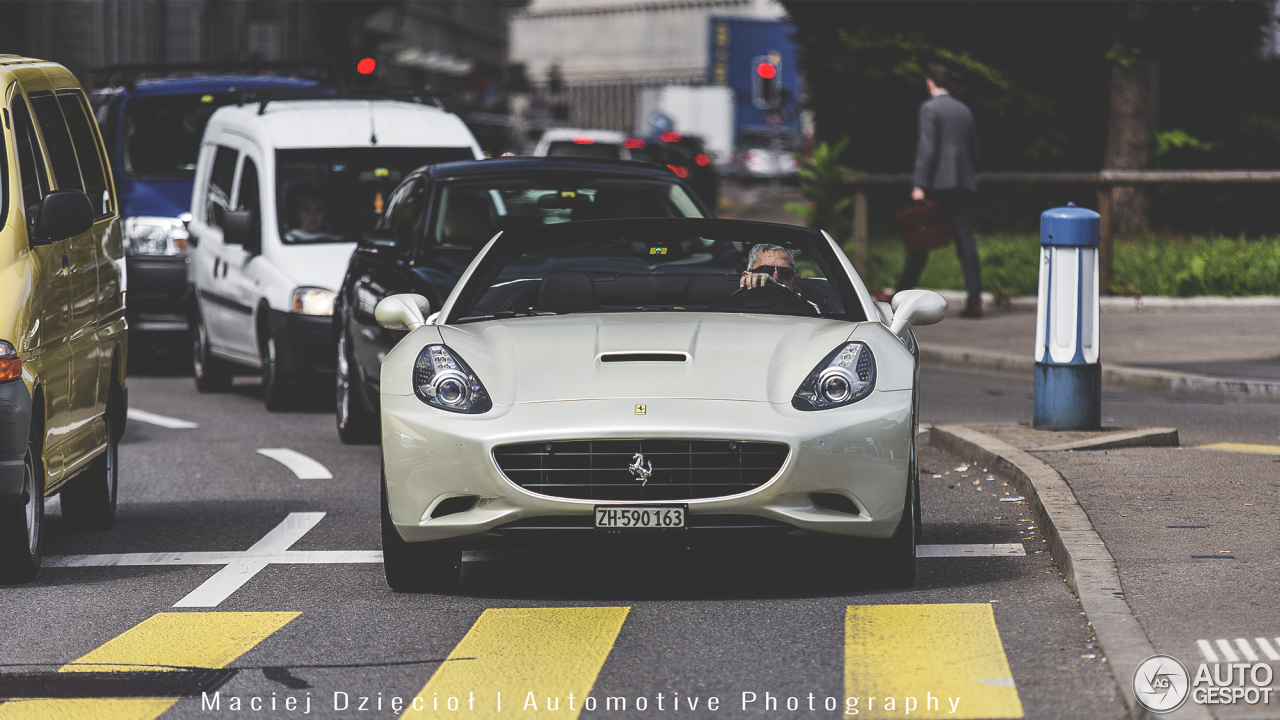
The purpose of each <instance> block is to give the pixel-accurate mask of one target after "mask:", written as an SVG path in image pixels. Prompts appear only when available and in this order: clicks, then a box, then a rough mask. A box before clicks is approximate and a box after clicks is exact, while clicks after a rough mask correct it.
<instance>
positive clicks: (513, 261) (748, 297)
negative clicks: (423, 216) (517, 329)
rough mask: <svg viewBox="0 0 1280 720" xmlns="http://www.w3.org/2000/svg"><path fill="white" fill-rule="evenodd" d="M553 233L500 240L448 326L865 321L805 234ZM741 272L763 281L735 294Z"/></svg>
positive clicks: (652, 227)
mask: <svg viewBox="0 0 1280 720" xmlns="http://www.w3.org/2000/svg"><path fill="white" fill-rule="evenodd" d="M560 227H563V231H560V230H559V228H544V229H542V230H541V231H531V232H529V231H526V232H516V233H513V234H511V235H510V236H504V238H503V239H507V242H506V243H505V244H502V243H501V240H500V242H499V245H497V246H495V247H494V248H493V250H491V251H490V252H489V254H488V255H487V256H486V257H485V258H484V259H483V260H482V264H481V266H480V267H478V268H477V269H476V272H475V274H474V275H473V279H472V280H471V281H470V282H469V283H468V284H467V287H466V288H464V289H463V292H461V293H460V294H459V296H458V300H457V305H456V306H455V308H454V309H453V312H452V313H451V315H450V322H470V321H476V320H487V319H493V318H510V317H519V316H525V315H529V316H533V315H561V314H568V313H605V312H728V313H752V314H769V315H796V316H804V317H834V318H840V319H845V320H863V319H865V318H864V317H863V314H862V309H861V305H860V303H859V302H858V301H857V299H856V296H855V295H854V291H853V286H852V284H851V283H850V281H849V278H848V277H847V276H846V275H845V274H844V273H843V271H842V269H841V268H840V267H839V266H838V265H837V262H838V261H837V260H836V259H835V256H834V253H833V251H832V250H831V247H830V245H829V244H828V243H827V242H826V241H825V238H823V237H822V236H821V235H817V234H815V233H812V232H795V231H787V230H786V229H776V228H774V227H772V226H766V225H756V224H748V223H725V222H721V221H714V220H712V221H697V222H694V223H689V222H684V221H661V220H657V221H634V222H632V223H607V224H604V223H602V224H599V225H596V224H594V223H593V224H592V225H566V226H560ZM749 268H750V269H752V270H754V271H756V274H759V275H767V276H768V278H767V280H766V279H765V278H763V277H761V278H756V283H754V284H756V285H760V287H749V288H743V284H744V277H747V276H745V275H744V271H746V270H748V269H749ZM833 269H834V271H833ZM748 279H749V278H748ZM747 284H752V283H750V282H748V283H747Z"/></svg>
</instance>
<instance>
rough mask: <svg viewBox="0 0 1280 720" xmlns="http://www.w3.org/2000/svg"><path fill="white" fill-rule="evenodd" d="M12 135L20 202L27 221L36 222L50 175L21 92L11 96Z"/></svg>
mask: <svg viewBox="0 0 1280 720" xmlns="http://www.w3.org/2000/svg"><path fill="white" fill-rule="evenodd" d="M13 138H14V144H15V145H16V147H15V148H14V149H15V150H17V151H18V173H19V175H21V177H19V178H18V182H19V184H20V185H21V186H22V204H23V207H24V208H25V209H26V213H27V223H28V224H30V223H34V222H35V221H36V213H38V212H39V211H40V201H41V200H43V199H44V196H45V194H46V193H48V192H49V178H48V177H47V176H46V174H45V169H44V156H43V155H41V154H40V142H39V141H38V140H37V139H36V129H35V127H34V126H33V125H32V124H31V113H30V111H28V110H27V103H26V102H24V101H23V100H22V96H21V95H16V96H15V97H14V99H13Z"/></svg>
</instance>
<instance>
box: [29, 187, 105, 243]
mask: <svg viewBox="0 0 1280 720" xmlns="http://www.w3.org/2000/svg"><path fill="white" fill-rule="evenodd" d="M92 227H93V203H92V202H90V201H89V196H88V195H85V194H84V193H83V192H81V191H79V190H54V191H53V192H51V193H49V194H48V195H45V196H44V200H41V201H40V210H39V212H38V213H36V225H35V237H33V238H32V239H31V244H32V245H48V244H50V243H55V242H58V241H59V240H66V239H67V238H69V237H75V236H76V235H79V234H80V233H85V232H89V230H90V229H91V228H92Z"/></svg>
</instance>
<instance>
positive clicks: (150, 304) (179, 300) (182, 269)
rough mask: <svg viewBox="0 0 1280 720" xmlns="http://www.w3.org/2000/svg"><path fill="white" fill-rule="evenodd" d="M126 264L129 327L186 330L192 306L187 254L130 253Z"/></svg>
mask: <svg viewBox="0 0 1280 720" xmlns="http://www.w3.org/2000/svg"><path fill="white" fill-rule="evenodd" d="M125 267H126V270H127V272H128V277H129V292H128V301H127V303H126V306H125V317H126V318H127V319H128V320H129V329H130V330H133V331H135V332H137V331H142V332H183V333H185V332H186V331H187V309H188V307H189V305H188V302H189V298H188V292H189V285H188V284H187V258H186V256H184V255H172V256H168V255H126V256H125Z"/></svg>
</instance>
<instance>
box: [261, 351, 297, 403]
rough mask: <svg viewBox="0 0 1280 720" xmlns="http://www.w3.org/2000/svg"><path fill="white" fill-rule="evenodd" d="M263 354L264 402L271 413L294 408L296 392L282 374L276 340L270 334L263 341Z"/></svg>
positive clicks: (286, 377)
mask: <svg viewBox="0 0 1280 720" xmlns="http://www.w3.org/2000/svg"><path fill="white" fill-rule="evenodd" d="M261 353H262V402H263V403H264V404H266V406H267V409H268V410H270V411H271V412H281V411H283V410H289V409H292V408H293V402H294V395H295V393H294V391H293V386H292V385H291V384H290V382H289V378H288V376H287V375H285V374H284V373H283V372H282V368H281V367H280V361H279V356H278V355H277V354H276V339H275V338H273V337H271V334H270V333H269V332H268V333H267V334H266V337H264V338H262V341H261Z"/></svg>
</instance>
